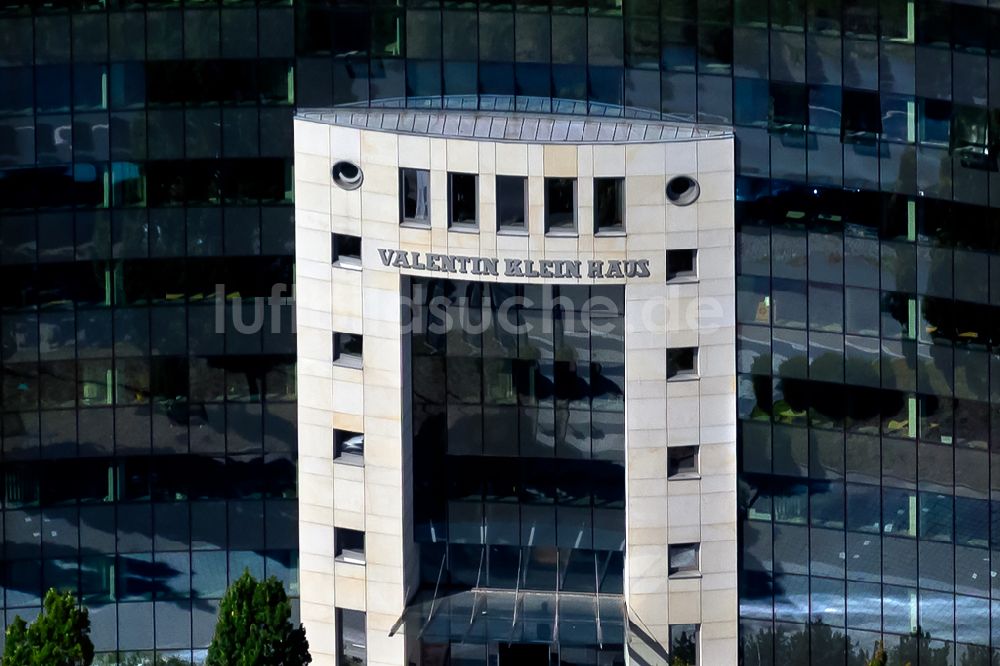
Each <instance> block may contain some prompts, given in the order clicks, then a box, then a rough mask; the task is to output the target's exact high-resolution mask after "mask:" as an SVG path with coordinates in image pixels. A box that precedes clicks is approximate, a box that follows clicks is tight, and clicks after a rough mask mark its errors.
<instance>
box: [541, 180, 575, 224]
mask: <svg viewBox="0 0 1000 666" xmlns="http://www.w3.org/2000/svg"><path fill="white" fill-rule="evenodd" d="M545 231H546V232H552V231H555V232H576V179H575V178H546V179H545Z"/></svg>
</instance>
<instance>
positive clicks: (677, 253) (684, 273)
mask: <svg viewBox="0 0 1000 666" xmlns="http://www.w3.org/2000/svg"><path fill="white" fill-rule="evenodd" d="M697 277H698V251H697V250H667V280H692V279H695V278H697Z"/></svg>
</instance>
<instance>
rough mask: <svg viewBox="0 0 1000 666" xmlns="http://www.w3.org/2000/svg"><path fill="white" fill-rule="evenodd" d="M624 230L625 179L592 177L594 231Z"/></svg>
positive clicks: (611, 231) (610, 231)
mask: <svg viewBox="0 0 1000 666" xmlns="http://www.w3.org/2000/svg"><path fill="white" fill-rule="evenodd" d="M622 231H625V179H624V178H595V179H594V233H598V234H600V233H613V232H622Z"/></svg>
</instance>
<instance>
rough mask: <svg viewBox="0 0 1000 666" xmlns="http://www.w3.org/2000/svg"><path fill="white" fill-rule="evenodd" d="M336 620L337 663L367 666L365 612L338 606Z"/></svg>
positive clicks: (343, 665) (347, 665)
mask: <svg viewBox="0 0 1000 666" xmlns="http://www.w3.org/2000/svg"><path fill="white" fill-rule="evenodd" d="M334 620H335V622H336V624H337V663H338V664H340V666H365V664H366V663H368V639H367V634H366V631H365V614H364V613H363V612H362V611H356V610H348V609H346V608H338V609H336V612H335V613H334Z"/></svg>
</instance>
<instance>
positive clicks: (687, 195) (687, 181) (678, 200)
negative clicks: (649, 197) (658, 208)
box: [667, 176, 701, 206]
mask: <svg viewBox="0 0 1000 666" xmlns="http://www.w3.org/2000/svg"><path fill="white" fill-rule="evenodd" d="M699 194H701V186H699V185H698V181H697V180H695V179H694V178H691V177H689V176H676V177H674V178H671V179H670V181H669V182H668V183H667V198H668V199H670V201H671V203H674V204H677V205H678V206H687V205H689V204H693V203H694V202H695V200H697V199H698V195H699Z"/></svg>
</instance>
